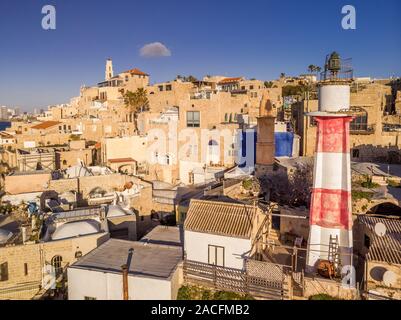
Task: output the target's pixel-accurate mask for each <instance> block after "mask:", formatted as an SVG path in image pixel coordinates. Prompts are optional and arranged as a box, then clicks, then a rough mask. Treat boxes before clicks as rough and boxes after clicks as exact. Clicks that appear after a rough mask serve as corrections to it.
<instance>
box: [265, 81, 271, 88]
mask: <svg viewBox="0 0 401 320" xmlns="http://www.w3.org/2000/svg"><path fill="white" fill-rule="evenodd" d="M264 85H265V88H272V87H273V81H265V82H264Z"/></svg>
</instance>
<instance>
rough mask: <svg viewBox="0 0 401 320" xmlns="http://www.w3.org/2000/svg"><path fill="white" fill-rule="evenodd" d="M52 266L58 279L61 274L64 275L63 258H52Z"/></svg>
mask: <svg viewBox="0 0 401 320" xmlns="http://www.w3.org/2000/svg"><path fill="white" fill-rule="evenodd" d="M51 263H52V266H53V268H54V272H55V274H56V277H58V276H59V275H60V274H62V273H63V265H62V263H63V258H62V257H61V256H54V257H53V258H52V261H51Z"/></svg>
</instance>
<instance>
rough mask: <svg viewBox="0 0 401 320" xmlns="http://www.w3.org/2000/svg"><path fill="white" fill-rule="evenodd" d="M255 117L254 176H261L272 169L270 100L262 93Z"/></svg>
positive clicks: (272, 150)
mask: <svg viewBox="0 0 401 320" xmlns="http://www.w3.org/2000/svg"><path fill="white" fill-rule="evenodd" d="M259 114H260V116H259V117H258V118H257V142H256V165H255V176H256V177H261V176H263V175H266V174H268V173H269V172H271V171H272V170H273V164H274V152H275V147H274V122H275V117H274V115H273V113H272V107H271V102H270V100H269V99H268V97H267V95H265V94H264V95H263V97H262V101H261V103H260V111H259Z"/></svg>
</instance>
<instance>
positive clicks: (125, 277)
mask: <svg viewBox="0 0 401 320" xmlns="http://www.w3.org/2000/svg"><path fill="white" fill-rule="evenodd" d="M121 270H122V271H123V300H128V266H127V265H126V264H123V265H122V266H121Z"/></svg>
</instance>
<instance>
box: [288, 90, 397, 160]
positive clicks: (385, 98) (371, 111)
mask: <svg viewBox="0 0 401 320" xmlns="http://www.w3.org/2000/svg"><path fill="white" fill-rule="evenodd" d="M350 99H351V102H350V111H351V113H352V114H353V115H354V117H355V118H354V120H353V121H352V122H351V124H350V145H351V160H352V161H362V162H370V161H381V162H387V161H391V160H392V158H393V157H394V153H397V152H398V150H399V148H400V143H401V142H400V141H399V132H398V131H397V130H395V129H394V128H395V127H396V126H395V125H394V121H395V120H396V119H395V118H397V116H396V115H389V114H388V110H389V109H390V108H391V104H392V102H393V96H392V90H391V87H390V86H388V85H385V84H381V83H375V82H370V83H365V84H363V85H361V84H359V83H358V82H356V83H354V84H353V85H352V87H351V96H350ZM317 110H318V100H303V101H300V102H298V103H295V104H294V105H293V106H292V121H293V123H294V127H295V132H296V133H297V134H299V135H300V136H301V155H304V156H313V154H314V152H315V140H316V139H315V138H316V128H317V127H316V123H315V122H314V119H313V117H306V116H305V115H304V114H305V113H306V112H313V111H317Z"/></svg>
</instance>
